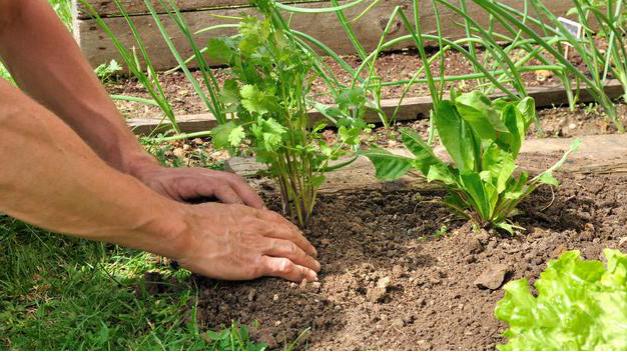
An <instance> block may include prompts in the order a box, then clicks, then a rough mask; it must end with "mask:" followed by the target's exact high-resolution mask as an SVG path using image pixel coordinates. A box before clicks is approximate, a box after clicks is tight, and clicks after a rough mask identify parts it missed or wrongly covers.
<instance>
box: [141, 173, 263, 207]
mask: <svg viewBox="0 0 627 352" xmlns="http://www.w3.org/2000/svg"><path fill="white" fill-rule="evenodd" d="M132 174H133V176H135V177H136V178H138V179H139V180H140V181H142V182H143V183H144V184H145V185H146V186H148V187H150V188H151V189H152V190H154V191H156V192H157V193H159V194H161V195H164V196H166V197H168V198H171V199H173V200H176V201H180V202H183V201H188V200H193V199H198V198H216V199H217V200H219V201H220V202H222V203H225V204H244V205H248V206H250V207H253V208H258V209H261V208H264V203H263V200H262V199H261V197H259V195H258V194H257V193H256V192H255V191H254V190H253V189H252V188H251V187H250V186H249V185H248V184H247V183H246V182H245V181H244V180H243V179H242V178H241V177H239V176H237V175H235V174H232V173H229V172H224V171H215V170H208V169H202V168H178V169H174V168H167V167H162V166H158V165H154V166H153V165H151V166H150V167H143V168H141V169H139V170H136V171H135V172H133V173H132Z"/></svg>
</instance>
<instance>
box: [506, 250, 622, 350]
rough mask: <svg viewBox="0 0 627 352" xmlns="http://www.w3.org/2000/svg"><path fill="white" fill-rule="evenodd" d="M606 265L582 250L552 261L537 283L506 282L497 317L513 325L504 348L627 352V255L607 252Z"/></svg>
mask: <svg viewBox="0 0 627 352" xmlns="http://www.w3.org/2000/svg"><path fill="white" fill-rule="evenodd" d="M605 257H606V258H607V265H606V266H604V265H603V263H601V262H599V261H595V260H583V259H581V257H580V256H579V252H578V251H571V252H566V253H564V254H562V255H561V256H560V257H559V258H558V259H557V260H552V261H550V262H549V264H548V266H547V268H546V270H545V271H544V272H543V273H542V274H541V275H540V278H539V279H538V280H537V281H536V282H535V288H536V291H537V295H533V294H532V293H531V291H530V288H529V284H528V282H527V280H526V279H521V280H516V281H512V282H509V283H507V284H506V285H505V287H504V289H505V297H504V298H503V299H502V300H501V301H499V303H498V304H497V306H496V310H495V314H496V317H497V318H498V319H500V320H502V321H504V322H506V323H507V324H508V325H509V329H508V330H507V331H506V332H505V336H506V337H507V338H508V342H507V344H505V345H500V346H498V348H499V349H500V350H504V351H505V350H508V351H509V350H522V351H525V350H527V351H534V350H543V351H560V350H561V351H564V350H567V351H591V350H605V351H621V350H627V255H626V254H623V253H621V252H620V251H618V250H611V249H606V250H605Z"/></svg>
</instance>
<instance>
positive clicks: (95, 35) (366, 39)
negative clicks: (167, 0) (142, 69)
mask: <svg viewBox="0 0 627 352" xmlns="http://www.w3.org/2000/svg"><path fill="white" fill-rule="evenodd" d="M348 1H350V0H344V1H342V2H341V3H342V4H344V3H347V2H348ZM502 2H503V3H505V4H508V5H510V6H512V7H517V8H520V7H522V2H521V1H518V0H504V1H502ZM419 3H420V6H421V9H420V13H421V24H422V28H423V32H425V33H428V34H435V33H436V21H435V15H434V11H433V8H432V6H431V2H429V1H421V2H419ZM368 4H369V3H364V4H360V5H358V6H354V7H351V8H349V9H347V10H345V13H346V16H347V17H348V18H351V19H352V18H356V17H357V16H358V15H359V14H361V13H362V12H363V10H364V9H365V8H366V6H367V5H368ZM325 5H327V4H326V1H317V2H311V3H306V4H303V5H300V6H302V7H321V6H325ZM397 6H400V7H401V8H403V9H405V10H406V11H411V1H410V0H388V1H383V2H380V3H379V4H378V5H377V6H375V7H374V8H373V9H371V10H370V11H368V12H367V13H365V15H363V16H362V17H361V19H360V20H359V21H355V22H353V26H354V30H355V32H356V35H357V37H358V38H359V40H360V42H361V43H362V44H363V46H364V47H365V48H366V50H373V49H374V48H375V47H376V46H377V44H378V43H379V40H380V36H381V35H382V33H383V29H384V27H385V25H386V23H387V22H388V20H389V16H390V14H391V13H392V11H393V10H394V8H396V7H397ZM547 6H548V7H549V8H550V10H552V11H553V12H554V13H555V14H556V15H563V14H565V12H566V11H567V10H568V9H569V8H570V7H572V5H571V3H570V0H558V1H552V2H551V3H550V4H547ZM469 12H470V14H471V16H473V17H474V18H476V20H477V22H479V24H481V25H487V24H488V16H486V15H485V14H484V12H483V10H481V9H480V8H478V7H477V5H475V4H474V3H471V4H469ZM256 14H257V12H256V10H255V9H254V8H250V7H244V8H225V9H221V10H203V11H194V12H185V13H183V16H184V17H185V20H186V21H187V23H188V25H189V27H190V29H191V30H192V31H193V32H195V31H197V30H200V29H202V28H206V27H209V26H212V25H216V24H224V23H229V21H230V20H226V19H223V18H216V17H215V16H213V15H223V16H242V15H256ZM410 17H411V16H410ZM440 18H441V21H442V23H444V24H445V26H444V27H443V34H444V36H446V37H448V38H451V39H458V38H461V37H465V31H464V28H463V27H462V26H461V25H460V23H462V22H463V19H462V18H461V17H460V16H458V15H457V14H455V13H454V12H452V11H451V10H449V9H446V8H441V9H440ZM161 19H162V21H163V22H164V25H165V27H166V29H167V30H168V33H169V35H170V37H171V39H172V41H173V42H174V43H175V45H176V46H177V48H178V49H179V51H180V52H181V54H182V55H183V56H184V57H189V56H191V54H192V51H191V49H190V48H189V45H188V43H187V42H186V40H185V38H184V36H183V35H181V33H180V32H179V31H178V29H177V28H176V25H175V24H174V23H173V22H172V21H171V20H170V19H169V18H168V16H167V15H162V16H161ZM133 20H134V21H135V25H136V27H137V28H138V30H139V33H141V35H142V37H143V40H144V42H145V44H146V47H147V48H148V52H149V53H150V56H151V58H152V60H153V64H154V65H155V67H156V68H157V69H169V68H172V67H175V66H176V60H175V59H174V58H173V56H172V55H171V54H170V51H169V49H168V48H167V46H166V45H165V44H164V41H163V38H162V37H161V34H160V33H159V30H158V28H157V27H156V25H155V24H154V22H153V19H152V17H151V16H149V15H138V16H133ZM105 22H106V23H107V25H108V26H109V27H110V28H111V30H112V32H113V33H115V34H116V36H118V38H119V39H120V41H121V42H122V43H124V44H125V45H126V46H127V47H132V46H133V45H134V41H133V38H132V35H131V33H130V31H129V29H128V25H127V23H126V21H125V20H124V18H120V17H112V18H105ZM291 23H292V27H293V28H294V29H296V30H299V31H303V32H306V33H308V34H310V35H312V36H313V37H315V38H318V39H319V40H321V41H323V42H324V43H325V44H327V45H328V46H329V47H330V48H331V49H333V50H334V51H335V52H337V53H338V54H340V55H343V54H351V53H353V52H354V48H353V46H352V44H351V43H350V41H349V40H348V38H347V37H346V35H345V34H344V32H343V29H342V27H341V25H340V23H339V22H338V20H337V17H336V15H335V14H334V13H318V14H294V15H293V17H292V22H291ZM75 27H76V28H75V29H74V33H75V35H76V37H77V40H78V42H79V44H80V45H81V47H82V50H83V52H84V53H85V55H86V56H87V58H88V59H89V61H90V62H91V63H92V65H94V67H95V66H97V65H100V64H102V63H103V62H108V61H110V60H111V59H116V60H118V61H120V56H119V54H118V52H117V50H116V49H115V47H114V46H113V45H112V44H111V41H110V39H109V38H108V37H107V36H106V34H105V33H104V32H103V31H102V30H101V29H100V28H99V27H98V25H97V24H96V22H95V20H92V19H84V20H80V19H79V20H77V21H76V22H75ZM401 27H402V26H401V23H400V21H397V23H396V24H395V25H394V28H395V31H394V32H393V33H391V34H390V35H388V39H391V38H394V37H397V36H401V35H404V34H407V33H406V31H405V30H404V29H402V28H401ZM231 34H233V31H232V30H229V29H224V30H216V31H214V32H212V33H203V34H200V35H198V36H197V38H196V39H197V43H198V45H200V46H204V45H205V43H206V42H207V40H208V39H209V38H210V37H211V36H224V35H231ZM434 44H435V43H434ZM411 45H412V43H411V41H407V42H405V43H402V44H400V45H399V46H398V47H397V48H402V47H410V46H411ZM212 64H215V63H212Z"/></svg>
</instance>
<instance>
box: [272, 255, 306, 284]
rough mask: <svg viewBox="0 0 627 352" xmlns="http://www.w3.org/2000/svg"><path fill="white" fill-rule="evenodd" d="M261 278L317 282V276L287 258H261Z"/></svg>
mask: <svg viewBox="0 0 627 352" xmlns="http://www.w3.org/2000/svg"><path fill="white" fill-rule="evenodd" d="M261 266H262V268H263V271H262V272H263V276H275V277H280V278H283V279H286V280H289V281H293V282H302V281H303V280H307V281H309V282H313V281H318V275H317V274H316V273H315V272H314V271H313V270H311V269H309V268H306V267H304V266H301V265H298V264H294V262H292V261H291V260H289V259H287V258H276V257H269V256H263V257H262V258H261Z"/></svg>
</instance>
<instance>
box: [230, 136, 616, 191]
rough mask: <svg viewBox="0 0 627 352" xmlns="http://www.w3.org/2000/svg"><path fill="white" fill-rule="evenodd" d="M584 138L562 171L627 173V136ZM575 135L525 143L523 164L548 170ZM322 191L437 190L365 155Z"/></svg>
mask: <svg viewBox="0 0 627 352" xmlns="http://www.w3.org/2000/svg"><path fill="white" fill-rule="evenodd" d="M578 139H580V140H581V141H582V144H581V149H580V150H579V152H577V153H574V154H572V155H571V157H570V158H569V160H568V162H566V163H565V164H564V166H563V167H562V169H561V171H563V172H569V173H576V174H627V135H617V134H615V135H598V136H584V137H579V138H578ZM573 141H574V138H542V139H531V140H527V141H526V142H525V145H524V146H523V149H522V151H521V154H520V159H519V165H520V167H521V168H522V169H523V170H527V171H529V172H531V173H532V174H537V173H538V172H540V171H542V170H545V169H546V168H548V167H549V166H550V165H552V164H553V163H555V162H556V161H557V160H559V159H560V157H561V155H562V154H563V153H564V152H565V151H566V150H568V148H569V146H570V145H571V144H572V142H573ZM390 151H391V152H393V153H396V154H399V155H408V153H409V152H408V151H406V150H404V149H392V150H390ZM226 167H227V170H229V171H231V172H234V173H237V174H238V175H240V176H243V177H248V178H251V177H254V175H255V173H256V172H257V171H259V170H260V169H263V168H264V166H263V165H262V164H258V163H256V162H255V161H254V159H251V158H231V159H230V160H228V161H227V163H226ZM327 176H328V177H327V182H326V183H325V184H324V185H323V186H322V188H321V189H320V191H321V192H322V193H334V192H342V191H351V190H364V189H372V190H374V189H381V190H397V189H409V188H412V189H419V190H437V189H438V188H439V187H438V186H437V185H436V184H429V183H427V182H426V181H425V180H424V178H423V177H421V176H419V175H411V174H410V175H407V176H405V177H403V178H401V179H400V180H398V181H394V182H381V181H379V180H377V178H376V177H375V170H374V166H373V165H372V163H371V162H370V161H369V160H368V159H367V158H365V157H361V158H359V159H358V160H357V161H356V162H355V163H353V164H351V165H349V166H347V167H345V168H344V169H341V170H338V171H335V172H331V173H329V174H328V175H327Z"/></svg>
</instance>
